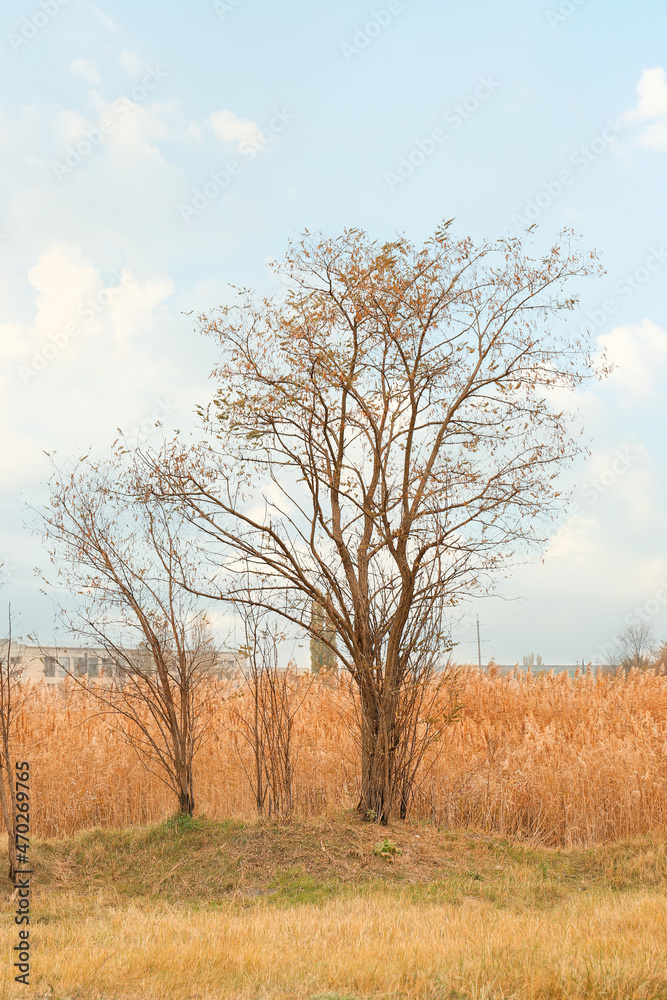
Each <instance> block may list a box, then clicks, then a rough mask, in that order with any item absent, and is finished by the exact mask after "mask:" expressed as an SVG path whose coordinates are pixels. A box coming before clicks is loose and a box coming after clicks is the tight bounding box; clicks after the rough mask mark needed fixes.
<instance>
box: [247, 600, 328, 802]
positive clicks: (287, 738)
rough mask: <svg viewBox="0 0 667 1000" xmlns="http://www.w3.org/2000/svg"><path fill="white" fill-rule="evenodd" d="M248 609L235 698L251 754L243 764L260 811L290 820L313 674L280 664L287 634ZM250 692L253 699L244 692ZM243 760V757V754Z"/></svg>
mask: <svg viewBox="0 0 667 1000" xmlns="http://www.w3.org/2000/svg"><path fill="white" fill-rule="evenodd" d="M243 611H244V630H245V644H244V646H243V647H242V649H241V653H242V654H243V657H244V659H245V662H246V670H245V672H244V687H245V691H241V692H239V694H240V696H241V704H240V705H238V706H235V705H234V704H233V703H232V715H233V718H234V723H235V735H236V737H237V739H238V738H240V739H241V740H243V741H244V742H245V743H246V745H247V746H248V747H249V748H250V751H251V754H252V770H248V768H247V767H246V766H245V764H243V766H244V769H245V771H246V776H247V778H248V780H249V782H250V785H251V787H252V790H253V795H254V798H255V804H256V806H257V813H258V815H260V816H262V815H264V813H268V815H269V816H276V817H278V818H280V819H290V817H291V815H292V811H293V808H294V768H295V764H296V759H295V746H294V738H293V737H294V724H295V719H296V714H297V712H298V710H299V708H300V707H301V705H302V704H303V701H304V699H305V697H306V696H307V694H308V686H309V679H307V678H304V677H299V675H298V673H297V671H296V670H295V669H294V667H293V665H292V664H290V665H289V666H288V667H287V669H285V668H284V667H281V666H280V663H279V646H280V643H281V642H282V641H283V639H284V636H283V635H281V634H280V633H279V632H278V629H277V628H276V626H275V624H274V625H273V626H272V625H271V624H269V623H267V622H266V616H265V615H263V614H262V613H261V612H259V611H258V609H257V608H255V607H253V606H248V607H247V608H244V609H243ZM246 694H247V695H249V696H250V697H249V703H248V701H246V699H245V697H244V695H246ZM240 756H241V761H242V763H243V760H244V756H243V754H242V753H241V754H240Z"/></svg>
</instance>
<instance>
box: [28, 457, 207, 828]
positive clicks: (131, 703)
mask: <svg viewBox="0 0 667 1000" xmlns="http://www.w3.org/2000/svg"><path fill="white" fill-rule="evenodd" d="M50 487H51V493H50V502H49V504H48V506H47V507H46V508H45V510H44V511H43V512H41V516H40V527H41V531H42V533H43V535H44V538H45V541H46V544H47V547H48V548H49V550H50V553H51V557H52V562H53V563H54V564H55V565H56V567H57V572H58V580H59V582H60V584H61V586H63V587H64V588H65V589H66V591H67V592H69V593H70V594H71V595H74V597H75V606H74V608H71V607H69V606H66V607H63V608H62V610H61V618H62V620H63V621H64V622H65V624H66V627H67V628H68V630H69V631H70V632H72V633H74V634H76V635H78V636H80V637H83V639H84V640H85V641H86V642H87V643H90V644H91V645H93V646H99V647H102V648H103V649H104V650H105V652H106V656H107V658H108V660H109V661H110V664H111V665H112V675H111V676H110V677H108V678H106V679H105V680H104V681H100V682H97V683H94V684H91V685H89V686H88V689H89V690H90V691H91V692H92V693H93V694H94V696H95V697H96V699H97V700H98V702H99V703H100V704H101V706H102V707H103V708H104V709H105V710H107V712H106V714H107V718H108V719H109V721H110V725H112V726H113V727H115V728H116V729H117V730H118V731H119V732H120V733H121V734H122V736H123V737H124V738H125V739H126V740H127V741H128V743H129V744H130V745H131V746H132V747H133V749H134V750H135V751H136V753H137V754H138V756H139V757H140V759H141V760H142V762H143V763H144V765H145V766H146V767H147V769H148V770H149V771H150V772H151V773H152V774H154V775H156V776H157V777H158V778H159V779H160V780H161V781H163V782H164V783H165V784H166V785H167V786H168V787H169V788H170V789H171V790H172V791H173V792H174V794H175V796H176V797H177V799H178V808H179V810H180V812H181V813H186V814H189V815H191V814H192V812H193V810H194V808H195V795H194V778H193V763H194V759H195V755H196V754H197V751H198V750H199V748H200V747H201V746H202V743H203V741H204V740H205V739H206V738H207V737H208V736H210V735H211V726H212V719H213V708H214V701H215V699H214V695H213V693H212V690H211V685H210V683H209V681H210V678H211V669H212V667H213V665H214V662H215V649H214V647H213V644H212V639H211V635H210V630H209V628H208V623H207V619H206V615H205V614H204V613H203V612H202V610H201V607H200V606H198V603H197V600H196V599H195V598H194V597H193V596H192V594H191V593H190V592H189V591H187V590H186V589H184V587H183V586H182V585H181V584H180V583H179V580H181V579H183V578H186V579H187V577H188V575H189V574H190V573H191V572H194V571H195V569H196V566H195V563H196V559H197V555H196V551H195V550H194V549H193V548H191V547H186V546H185V545H184V543H183V539H182V537H181V526H180V524H179V522H178V519H177V518H176V517H175V516H173V515H172V516H170V517H168V516H166V512H165V511H164V510H161V509H160V508H159V507H155V506H149V505H147V504H146V503H145V502H144V498H143V496H142V495H141V493H140V491H139V484H137V482H136V479H135V478H134V477H133V475H132V472H131V469H128V467H127V466H126V464H125V462H124V455H123V450H122V448H116V450H115V451H114V453H113V456H112V457H111V458H110V459H109V461H107V462H106V463H94V462H86V461H82V462H81V463H79V464H78V465H77V467H76V468H75V469H74V471H72V472H70V473H67V472H65V471H63V470H57V471H56V472H55V473H54V475H53V477H52V479H51V483H50ZM67 672H68V673H69V674H70V676H72V677H73V678H74V680H75V681H76V682H77V683H79V684H81V685H87V681H86V679H85V678H81V677H80V676H77V674H76V672H75V671H71V670H67Z"/></svg>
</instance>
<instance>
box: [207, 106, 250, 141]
mask: <svg viewBox="0 0 667 1000" xmlns="http://www.w3.org/2000/svg"><path fill="white" fill-rule="evenodd" d="M209 122H210V125H211V128H212V129H213V131H214V132H215V134H216V135H217V137H218V139H222V141H223V142H233V143H235V144H236V145H237V146H239V145H240V144H241V143H242V142H244V141H247V140H248V139H252V138H254V137H255V136H257V135H258V134H259V131H260V129H259V125H256V124H255V122H253V121H250V119H249V118H237V117H236V115H234V114H233V113H232V112H231V111H215V112H214V113H213V114H212V115H211V116H210V118H209Z"/></svg>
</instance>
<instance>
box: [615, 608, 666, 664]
mask: <svg viewBox="0 0 667 1000" xmlns="http://www.w3.org/2000/svg"><path fill="white" fill-rule="evenodd" d="M655 655H656V649H655V635H654V633H653V629H652V628H651V626H650V624H649V623H648V622H646V621H643V620H641V619H639V620H638V621H636V622H633V623H632V624H630V625H626V626H625V628H624V629H623V631H622V632H621V634H620V635H619V637H618V640H617V642H616V647H615V649H614V651H613V653H612V656H611V660H612V661H613V665H614V666H620V667H623V668H624V669H625V670H630V669H632V668H633V667H634V668H635V669H637V670H645V669H646V668H647V667H649V666H651V665H652V663H653V661H654V658H655Z"/></svg>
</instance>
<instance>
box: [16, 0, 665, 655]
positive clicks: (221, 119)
mask: <svg viewBox="0 0 667 1000" xmlns="http://www.w3.org/2000/svg"><path fill="white" fill-rule="evenodd" d="M665 37H667V7H666V6H665V5H664V4H663V3H659V2H658V0H637V2H635V3H634V4H632V5H629V4H627V3H625V2H620V0H605V2H604V4H603V0H560V2H556V0H546V2H542V0H530V2H528V0H514V2H513V3H512V4H510V5H507V4H498V3H497V2H492V0H481V2H480V0H477V2H475V0H473V2H469V3H467V4H450V3H442V2H436V0H400V2H399V0H390V2H384V0H381V2H378V3H376V4H370V3H369V4H367V3H364V2H358V0H336V2H335V3H334V2H321V3H318V4H314V3H312V2H311V3H306V2H304V0H301V2H296V0H292V2H286V3H282V4H275V3H269V2H268V0H229V2H225V0H215V2H213V0H191V2H189V3H185V2H183V0H180V2H176V0H160V2H157V0H142V3H140V4H137V3H136V2H133V3H130V2H129V0H128V2H125V0H115V2H106V3H99V4H98V3H90V2H88V0H41V2H32V0H3V3H2V5H0V46H2V47H3V48H4V52H3V58H2V59H1V60H0V78H1V80H2V86H1V88H0V149H1V155H0V190H1V192H2V202H1V205H0V265H1V266H0V304H1V307H0V308H1V311H0V562H1V563H3V568H2V571H1V572H2V574H3V578H4V586H3V588H2V590H0V613H2V614H3V615H4V614H5V610H4V609H3V608H2V604H3V602H5V603H6V602H7V601H8V600H11V602H12V608H13V611H14V613H15V614H17V615H18V616H19V619H18V620H19V622H20V626H19V627H20V630H22V631H23V632H25V633H28V632H32V633H36V634H38V635H39V636H40V638H42V639H43V641H48V640H49V639H50V638H51V636H52V633H53V604H52V600H51V598H50V596H49V594H48V592H47V593H43V592H42V591H43V590H44V585H43V583H42V582H41V579H40V574H39V573H38V572H36V569H39V568H40V567H42V568H44V567H45V565H46V558H45V555H44V552H43V549H42V546H41V544H40V540H39V537H38V536H37V535H36V534H35V533H34V531H32V530H31V523H32V521H31V517H32V515H31V513H30V507H35V506H37V507H38V506H39V504H40V503H41V502H42V501H43V499H44V497H45V482H46V480H47V478H48V475H49V469H50V465H49V458H48V456H47V454H46V453H51V454H53V453H55V455H56V456H57V460H58V461H63V462H65V461H68V460H71V459H72V458H77V457H79V456H82V455H85V454H87V453H89V452H90V451H91V450H92V451H94V452H95V453H96V454H104V452H105V450H108V448H109V447H110V445H111V443H112V442H113V440H114V439H115V437H116V436H117V434H118V429H119V428H120V429H122V431H123V432H124V433H125V434H126V436H127V437H128V438H129V439H130V440H138V441H141V442H143V443H150V441H151V440H153V439H154V438H155V436H156V435H160V434H161V433H163V432H170V431H172V430H175V429H179V430H188V429H191V428H193V427H194V426H195V418H194V408H195V406H196V405H197V404H198V403H205V402H206V401H207V400H208V399H209V398H210V395H211V393H212V383H211V382H210V380H209V373H210V371H211V368H212V366H213V364H214V362H215V351H214V345H213V344H212V343H211V342H210V341H207V340H205V339H204V338H202V337H201V336H200V335H199V334H198V333H197V332H196V331H195V325H194V316H195V315H196V314H198V313H199V312H202V311H207V310H209V309H211V308H212V307H215V306H217V305H220V304H222V303H224V302H227V301H229V300H230V297H231V292H230V285H242V286H244V287H252V288H255V289H257V290H258V291H259V292H260V293H266V292H270V291H273V290H275V287H276V286H275V278H274V277H273V276H272V275H271V274H270V273H269V271H268V269H267V262H269V261H270V260H273V259H276V258H280V257H281V256H282V255H283V254H284V252H285V250H286V247H287V242H288V240H289V239H291V238H295V237H298V235H299V234H300V233H301V232H302V231H303V230H304V229H306V228H307V229H309V230H310V231H311V232H313V231H314V232H317V231H322V232H323V233H325V234H327V235H336V234H338V233H339V232H340V231H341V230H342V229H343V228H344V227H345V226H358V227H362V228H364V229H366V230H367V231H368V233H369V234H370V235H372V236H373V237H376V238H378V239H391V238H392V237H393V236H394V235H395V234H396V233H404V234H405V235H407V236H408V237H409V238H410V239H413V240H415V241H417V242H419V241H422V240H424V239H426V238H428V237H429V236H430V235H431V234H432V233H433V231H434V230H435V228H436V226H437V225H438V223H439V222H440V221H441V220H443V219H449V218H451V217H453V218H454V219H455V223H454V227H453V228H454V233H455V235H457V236H459V237H463V236H466V235H469V236H471V237H472V238H473V239H475V240H481V239H485V238H491V239H493V238H496V237H500V236H504V235H507V234H518V233H520V232H522V231H523V230H524V229H525V228H526V227H527V226H528V225H530V224H531V223H533V222H535V223H537V225H538V230H537V234H536V240H537V242H538V244H540V242H541V243H542V244H543V245H544V246H547V245H550V244H551V243H552V242H553V240H554V239H556V238H557V234H558V232H559V231H560V230H562V228H563V227H564V226H567V227H571V228H573V229H574V230H575V231H576V232H577V233H579V234H581V239H582V244H583V245H584V246H586V247H590V248H591V249H596V250H597V251H598V252H599V254H600V256H601V260H602V263H603V265H604V268H605V269H606V273H605V274H604V275H603V276H602V277H600V278H599V279H595V280H594V281H591V282H589V283H588V284H586V285H585V286H583V287H582V288H581V305H580V309H579V310H578V311H577V312H576V313H573V314H572V316H571V319H570V320H569V322H571V323H572V324H573V326H574V328H576V330H580V329H582V328H583V327H584V326H585V327H586V329H587V330H588V331H589V333H590V335H591V344H592V347H594V349H595V350H601V349H603V348H605V349H606V351H607V354H608V357H609V359H610V360H611V361H612V362H613V363H614V364H615V366H616V367H615V369H614V371H613V373H612V375H611V376H610V377H609V378H607V379H606V380H605V381H604V382H597V383H594V384H589V385H587V386H586V388H585V389H582V390H581V391H580V392H578V394H577V397H576V399H574V400H573V401H572V408H573V409H574V410H576V411H577V412H578V419H579V420H580V424H581V427H582V428H583V430H584V435H585V438H586V440H587V442H588V446H589V449H590V454H589V455H588V456H584V457H582V458H581V459H580V460H578V461H577V463H576V464H575V465H574V466H573V467H572V468H571V469H569V470H567V471H566V472H565V473H564V475H563V489H564V491H567V490H571V497H570V500H569V503H568V507H567V509H566V510H565V512H564V513H563V515H562V517H561V518H560V519H559V520H558V521H557V522H554V523H553V524H552V525H551V526H550V527H549V533H550V537H549V539H548V540H547V542H546V543H545V545H544V546H543V547H542V548H541V549H539V550H535V551H533V552H531V553H530V554H529V555H528V556H527V557H526V558H525V560H524V561H523V562H522V564H521V565H518V566H516V567H515V568H513V569H512V571H511V572H510V573H509V574H508V575H507V576H506V578H504V579H503V580H500V581H499V583H498V586H497V588H496V592H495V594H494V595H486V596H483V597H480V598H479V599H476V600H474V601H471V602H470V604H469V605H468V606H467V607H463V608H461V615H462V617H461V620H460V621H459V622H458V624H457V625H456V628H455V635H454V638H455V640H456V641H457V642H458V646H457V647H456V653H455V655H456V658H457V659H459V660H461V661H465V660H468V661H470V660H472V661H475V660H476V659H477V644H476V617H477V616H479V621H480V635H481V639H482V643H481V652H482V661H483V662H484V663H486V661H487V659H488V658H489V657H491V656H494V657H495V658H496V660H497V661H498V662H500V663H509V664H511V663H515V662H517V661H520V660H521V657H522V656H523V654H525V653H528V652H530V651H534V652H535V653H540V654H541V655H542V657H543V659H544V661H545V663H554V664H570V663H574V662H575V661H581V660H582V659H583V660H584V661H585V662H589V661H590V662H593V663H596V662H604V660H605V658H606V656H607V655H608V653H609V650H610V648H611V646H612V645H613V643H614V642H615V640H616V638H617V636H618V633H619V632H620V631H621V630H622V629H623V628H624V626H625V625H627V624H628V623H631V622H633V621H637V620H640V619H641V620H643V621H646V622H648V623H649V624H650V625H651V627H652V628H653V630H654V632H655V635H656V638H657V639H661V638H663V637H666V636H667V518H666V517H665V510H664V501H663V497H664V496H665V489H666V486H667V454H666V449H665V427H666V426H667V405H666V397H665V393H664V386H665V384H666V375H667V332H666V331H667V298H666V295H665V287H666V280H665V279H666V278H667V225H666V223H667V199H666V198H665V180H666V179H667V172H666V167H667V76H666V69H667V49H666V48H665V45H664V40H665ZM156 425H160V426H156ZM0 631H2V629H0Z"/></svg>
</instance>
